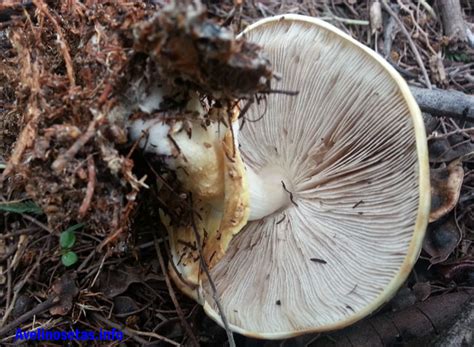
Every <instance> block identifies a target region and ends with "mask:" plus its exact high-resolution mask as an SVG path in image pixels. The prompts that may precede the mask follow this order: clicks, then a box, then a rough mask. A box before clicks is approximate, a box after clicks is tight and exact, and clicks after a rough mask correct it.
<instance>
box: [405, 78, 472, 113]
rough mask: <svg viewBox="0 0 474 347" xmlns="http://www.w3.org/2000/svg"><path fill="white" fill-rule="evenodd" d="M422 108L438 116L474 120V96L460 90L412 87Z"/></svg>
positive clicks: (411, 89)
mask: <svg viewBox="0 0 474 347" xmlns="http://www.w3.org/2000/svg"><path fill="white" fill-rule="evenodd" d="M410 91H411V92H412V94H413V96H414V97H415V99H416V102H417V103H418V105H419V106H420V108H421V110H422V111H424V112H428V113H430V114H431V115H432V116H436V117H453V118H458V119H465V120H470V121H474V96H470V95H466V94H464V93H461V92H458V91H447V90H440V89H432V90H429V89H424V88H418V87H412V86H411V87H410Z"/></svg>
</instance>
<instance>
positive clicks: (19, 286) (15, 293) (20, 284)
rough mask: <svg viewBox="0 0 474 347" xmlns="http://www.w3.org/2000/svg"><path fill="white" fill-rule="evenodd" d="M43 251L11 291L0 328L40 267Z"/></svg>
mask: <svg viewBox="0 0 474 347" xmlns="http://www.w3.org/2000/svg"><path fill="white" fill-rule="evenodd" d="M43 250H44V249H42V250H41V253H40V255H39V256H38V258H37V260H36V262H35V264H34V265H33V266H32V267H31V268H30V271H28V272H27V274H26V275H25V276H24V277H23V279H22V280H21V281H20V282H18V283H17V284H16V285H15V288H14V291H13V299H12V301H11V302H10V305H9V306H8V307H7V309H6V310H5V314H4V315H3V318H2V321H1V322H0V327H1V326H4V325H5V322H6V321H7V319H8V317H9V316H10V313H11V312H12V310H13V307H14V306H15V303H16V300H17V298H18V295H19V294H20V291H21V289H22V288H23V286H24V285H25V284H26V282H27V281H28V280H29V279H30V277H31V275H32V274H33V272H34V271H36V269H37V268H38V266H39V265H40V263H41V260H42V259H43ZM0 335H1V334H0Z"/></svg>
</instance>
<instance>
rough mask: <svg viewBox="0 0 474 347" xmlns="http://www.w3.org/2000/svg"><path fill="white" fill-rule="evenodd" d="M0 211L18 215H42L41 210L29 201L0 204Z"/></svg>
mask: <svg viewBox="0 0 474 347" xmlns="http://www.w3.org/2000/svg"><path fill="white" fill-rule="evenodd" d="M0 211H3V212H11V213H18V214H24V213H31V214H37V215H40V214H43V210H41V208H40V207H39V206H38V205H36V204H35V203H34V202H33V201H31V200H26V201H7V202H0Z"/></svg>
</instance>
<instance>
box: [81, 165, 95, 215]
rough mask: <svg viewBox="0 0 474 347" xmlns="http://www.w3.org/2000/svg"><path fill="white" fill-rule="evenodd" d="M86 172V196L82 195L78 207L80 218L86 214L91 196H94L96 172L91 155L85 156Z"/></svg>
mask: <svg viewBox="0 0 474 347" xmlns="http://www.w3.org/2000/svg"><path fill="white" fill-rule="evenodd" d="M87 172H88V176H89V182H88V183H87V190H86V196H85V197H84V200H82V204H81V207H79V217H80V218H84V216H85V215H86V213H87V211H88V210H89V207H90V205H91V201H92V197H93V196H94V190H95V182H96V172H95V165H94V159H93V158H92V157H91V156H89V158H87Z"/></svg>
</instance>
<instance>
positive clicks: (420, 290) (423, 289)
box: [413, 282, 431, 301]
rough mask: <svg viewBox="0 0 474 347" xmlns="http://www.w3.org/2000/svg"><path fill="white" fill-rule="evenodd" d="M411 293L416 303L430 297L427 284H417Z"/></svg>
mask: <svg viewBox="0 0 474 347" xmlns="http://www.w3.org/2000/svg"><path fill="white" fill-rule="evenodd" d="M413 293H414V294H415V296H416V300H417V301H425V300H426V299H428V298H429V296H430V295H431V284H430V283H429V282H418V283H415V285H414V286H413Z"/></svg>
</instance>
